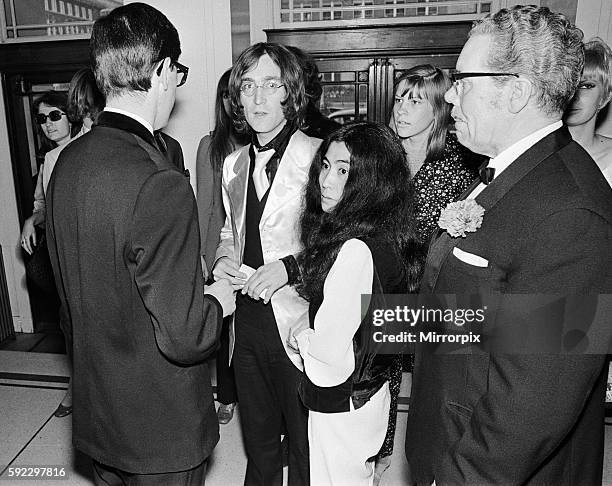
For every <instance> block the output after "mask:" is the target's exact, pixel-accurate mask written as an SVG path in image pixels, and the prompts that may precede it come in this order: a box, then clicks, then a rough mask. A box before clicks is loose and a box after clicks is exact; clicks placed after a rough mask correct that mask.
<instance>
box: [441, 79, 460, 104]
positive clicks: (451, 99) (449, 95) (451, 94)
mask: <svg viewBox="0 0 612 486" xmlns="http://www.w3.org/2000/svg"><path fill="white" fill-rule="evenodd" d="M456 100H457V90H456V89H455V85H454V84H453V85H452V86H451V87H450V88H448V90H447V91H446V93H444V101H446V102H447V103H450V104H452V105H455V104H456V103H455V101H456Z"/></svg>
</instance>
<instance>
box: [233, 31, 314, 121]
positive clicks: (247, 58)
mask: <svg viewBox="0 0 612 486" xmlns="http://www.w3.org/2000/svg"><path fill="white" fill-rule="evenodd" d="M265 54H267V55H268V56H270V59H272V61H274V63H275V64H276V65H277V66H278V67H279V68H280V72H281V81H282V83H283V84H284V85H285V90H286V91H287V97H286V98H285V99H284V100H283V101H282V103H281V104H282V106H283V113H284V114H285V118H286V119H287V121H288V122H292V123H294V124H296V125H297V126H298V127H299V126H301V125H302V124H303V122H304V114H305V112H306V106H307V105H308V98H307V96H306V87H305V85H304V76H303V73H302V66H301V64H300V61H299V59H298V58H297V57H296V55H295V54H294V53H293V52H291V51H290V50H289V49H287V48H286V47H285V46H283V45H282V44H277V43H274V42H260V43H258V44H254V45H252V46H250V47H248V48H246V49H245V50H244V51H242V54H240V57H238V60H237V61H236V64H234V67H233V68H232V73H231V75H230V79H229V93H230V100H231V103H232V114H233V119H234V125H235V126H236V129H237V130H238V131H239V132H241V133H246V132H248V131H249V130H250V129H249V126H248V123H247V121H246V119H245V117H244V109H243V107H242V103H241V102H240V85H241V83H242V77H243V76H244V74H245V73H246V72H247V71H249V70H250V69H251V68H253V67H254V66H256V65H257V63H258V62H259V59H260V58H261V57H262V56H264V55H265Z"/></svg>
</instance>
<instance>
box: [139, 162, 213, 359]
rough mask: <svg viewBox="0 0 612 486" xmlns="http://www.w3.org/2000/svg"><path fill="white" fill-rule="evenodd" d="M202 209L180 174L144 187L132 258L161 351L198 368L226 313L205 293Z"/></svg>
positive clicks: (165, 174)
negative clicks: (199, 214)
mask: <svg viewBox="0 0 612 486" xmlns="http://www.w3.org/2000/svg"><path fill="white" fill-rule="evenodd" d="M199 244H200V241H199V232H198V227H197V208H196V204H195V199H194V197H193V191H192V189H191V186H190V185H189V181H188V180H187V178H186V177H184V176H183V175H182V174H180V173H178V172H176V171H174V170H166V171H161V172H156V173H154V174H153V175H152V176H150V177H149V178H148V179H147V181H146V182H145V183H144V184H143V186H142V188H141V191H140V193H139V196H138V199H137V201H136V206H135V209H134V213H133V216H132V224H131V256H132V259H133V261H134V262H135V270H134V277H135V281H136V285H137V287H138V291H139V292H140V295H141V298H142V300H143V302H144V304H145V307H146V308H147V311H148V312H149V314H150V316H151V322H152V324H153V327H154V331H155V338H156V340H157V345H158V347H159V349H160V351H161V352H162V353H163V354H164V355H165V356H166V357H167V358H168V359H170V360H172V361H175V362H178V363H184V364H192V363H195V362H198V361H201V360H203V359H205V358H206V357H207V356H208V355H210V354H211V353H212V352H213V351H214V350H215V349H216V344H217V341H218V338H219V334H220V331H221V324H222V320H223V311H222V308H221V305H220V304H219V303H218V302H217V300H216V299H215V298H214V297H212V296H209V295H204V283H203V277H202V270H201V266H200V255H199Z"/></svg>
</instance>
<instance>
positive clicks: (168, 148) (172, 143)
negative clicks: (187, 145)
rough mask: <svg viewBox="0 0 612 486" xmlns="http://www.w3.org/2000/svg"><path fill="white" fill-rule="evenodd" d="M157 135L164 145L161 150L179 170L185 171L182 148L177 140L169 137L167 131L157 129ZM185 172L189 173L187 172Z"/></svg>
mask: <svg viewBox="0 0 612 486" xmlns="http://www.w3.org/2000/svg"><path fill="white" fill-rule="evenodd" d="M158 133H159V136H160V137H161V138H162V139H163V141H164V145H165V147H163V148H162V150H165V152H166V158H167V159H168V161H169V162H171V163H172V164H173V165H174V166H176V167H177V168H178V169H179V170H180V171H181V172H184V171H185V159H184V158H183V148H182V147H181V144H180V143H179V141H178V140H176V139H175V138H173V137H171V136H170V135H168V134H167V133H164V132H162V131H159V132H158ZM187 174H189V173H188V172H187Z"/></svg>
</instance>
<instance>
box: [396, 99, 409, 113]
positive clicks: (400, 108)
mask: <svg viewBox="0 0 612 486" xmlns="http://www.w3.org/2000/svg"><path fill="white" fill-rule="evenodd" d="M406 106H407V104H406V100H405V99H403V98H402V100H401V101H400V102H399V106H398V108H397V112H398V113H406V111H407V109H406Z"/></svg>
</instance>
